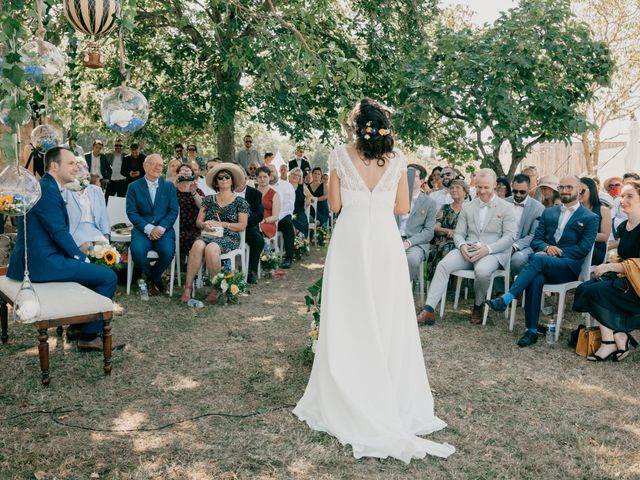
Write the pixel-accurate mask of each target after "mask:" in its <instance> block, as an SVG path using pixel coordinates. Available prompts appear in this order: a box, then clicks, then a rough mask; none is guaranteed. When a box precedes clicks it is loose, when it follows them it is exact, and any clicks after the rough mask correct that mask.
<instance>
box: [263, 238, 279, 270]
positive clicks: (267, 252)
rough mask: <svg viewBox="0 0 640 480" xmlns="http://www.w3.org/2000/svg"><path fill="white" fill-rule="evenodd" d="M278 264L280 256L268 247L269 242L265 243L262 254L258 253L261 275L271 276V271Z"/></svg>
mask: <svg viewBox="0 0 640 480" xmlns="http://www.w3.org/2000/svg"><path fill="white" fill-rule="evenodd" d="M279 266H280V257H279V256H278V254H277V253H276V252H274V251H272V250H271V249H270V248H269V244H268V243H267V244H265V246H264V250H263V252H262V255H260V268H261V269H262V272H263V275H264V276H265V277H267V278H271V276H272V275H273V272H274V271H275V270H276V269H277V268H278V267H279Z"/></svg>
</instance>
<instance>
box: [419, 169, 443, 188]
mask: <svg viewBox="0 0 640 480" xmlns="http://www.w3.org/2000/svg"><path fill="white" fill-rule="evenodd" d="M441 172H442V167H439V166H438V167H433V169H432V170H431V174H430V175H429V178H428V179H427V192H426V193H431V192H436V191H438V190H442V179H441V178H440V173H441ZM423 190H424V188H423Z"/></svg>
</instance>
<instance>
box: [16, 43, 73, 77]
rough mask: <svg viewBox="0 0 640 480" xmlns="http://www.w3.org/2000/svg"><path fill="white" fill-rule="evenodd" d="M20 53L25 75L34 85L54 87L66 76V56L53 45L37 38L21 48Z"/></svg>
mask: <svg viewBox="0 0 640 480" xmlns="http://www.w3.org/2000/svg"><path fill="white" fill-rule="evenodd" d="M19 53H20V56H21V57H22V62H23V63H24V74H25V75H26V77H27V80H29V81H30V82H31V83H33V84H34V85H39V84H41V83H46V84H48V85H52V84H54V83H56V82H58V81H59V80H61V79H62V77H63V76H64V71H65V68H66V64H65V59H64V55H63V54H62V53H61V52H60V50H59V49H58V47H56V46H55V45H53V44H52V43H49V42H46V41H44V40H40V39H39V38H35V39H32V40H30V41H28V42H27V43H25V44H24V45H23V46H22V47H20V51H19Z"/></svg>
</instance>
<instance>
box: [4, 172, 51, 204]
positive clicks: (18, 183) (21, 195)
mask: <svg viewBox="0 0 640 480" xmlns="http://www.w3.org/2000/svg"><path fill="white" fill-rule="evenodd" d="M41 193H42V191H41V190H40V182H38V180H36V177H34V175H33V173H31V172H30V171H29V170H27V169H25V168H22V167H19V166H17V165H7V166H6V167H4V169H3V170H2V172H0V213H2V214H4V215H15V216H20V215H24V214H25V213H27V212H28V211H29V210H31V209H32V208H33V206H34V205H35V204H36V203H37V202H38V200H40V195H41Z"/></svg>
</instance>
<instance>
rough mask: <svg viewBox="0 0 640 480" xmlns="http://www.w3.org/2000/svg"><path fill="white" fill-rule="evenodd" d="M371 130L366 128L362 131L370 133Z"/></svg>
mask: <svg viewBox="0 0 640 480" xmlns="http://www.w3.org/2000/svg"><path fill="white" fill-rule="evenodd" d="M371 130H372V129H371V127H367V128H366V129H365V130H364V131H365V132H367V133H371Z"/></svg>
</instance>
